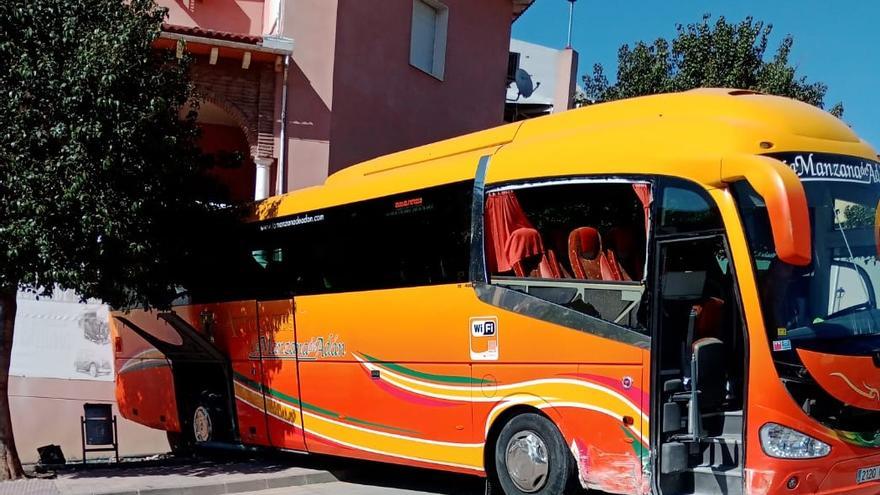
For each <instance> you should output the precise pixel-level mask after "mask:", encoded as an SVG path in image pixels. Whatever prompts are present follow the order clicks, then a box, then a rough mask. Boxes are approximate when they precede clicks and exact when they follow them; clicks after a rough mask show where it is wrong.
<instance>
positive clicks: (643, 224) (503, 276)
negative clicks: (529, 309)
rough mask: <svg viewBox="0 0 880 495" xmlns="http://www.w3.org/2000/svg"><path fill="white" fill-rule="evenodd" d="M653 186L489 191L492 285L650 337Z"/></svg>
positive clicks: (630, 184)
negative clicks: (647, 280)
mask: <svg viewBox="0 0 880 495" xmlns="http://www.w3.org/2000/svg"><path fill="white" fill-rule="evenodd" d="M650 204H651V187H650V184H648V183H640V182H621V181H614V182H612V181H601V182H600V181H597V182H556V183H548V184H541V185H536V186H531V187H522V188H508V189H504V188H501V189H499V190H496V191H490V192H489V193H488V195H487V198H486V209H485V232H486V266H487V270H488V273H489V274H490V282H491V283H492V284H494V285H497V286H502V287H506V288H509V289H513V290H517V291H520V292H524V293H527V294H529V295H531V296H534V297H538V298H540V299H543V300H545V301H548V302H550V303H553V304H558V305H561V306H565V307H567V308H569V309H573V310H575V311H578V312H580V313H583V314H586V315H589V316H593V317H596V318H600V319H603V320H605V321H608V322H611V323H615V324H617V325H621V326H625V327H629V328H635V329H643V328H644V327H645V325H644V314H642V313H643V311H641V312H640V311H639V309H640V307H641V306H642V299H643V295H644V293H645V289H644V283H643V280H644V272H645V265H646V263H645V261H646V253H647V237H648V229H647V225H648V222H647V221H648V216H649V213H648V212H649V209H650Z"/></svg>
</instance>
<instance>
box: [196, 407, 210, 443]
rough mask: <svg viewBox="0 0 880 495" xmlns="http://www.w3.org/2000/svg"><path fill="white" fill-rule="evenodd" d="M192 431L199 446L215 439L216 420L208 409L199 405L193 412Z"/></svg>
mask: <svg viewBox="0 0 880 495" xmlns="http://www.w3.org/2000/svg"><path fill="white" fill-rule="evenodd" d="M192 429H193V439H194V440H195V441H196V443H197V444H198V443H205V442H210V441H211V440H213V439H214V420H213V419H212V418H211V410H210V409H209V408H208V407H206V406H204V405H199V406H197V407H196V408H195V409H194V410H193V418H192Z"/></svg>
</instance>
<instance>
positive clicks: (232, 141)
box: [158, 0, 532, 199]
mask: <svg viewBox="0 0 880 495" xmlns="http://www.w3.org/2000/svg"><path fill="white" fill-rule="evenodd" d="M531 1H532V0H481V1H479V2H474V1H472V0H443V1H442V2H441V1H439V0H385V1H383V2H381V8H379V4H377V3H376V2H364V1H359V0H283V1H282V0H266V1H254V0H187V1H182V0H159V4H160V5H162V6H165V7H167V8H168V9H169V17H168V22H167V24H166V26H165V28H164V31H163V33H162V39H161V41H160V42H159V43H158V46H159V47H160V48H168V49H175V50H180V53H182V52H183V51H187V52H189V53H191V54H193V55H194V56H195V64H194V67H193V74H194V79H195V81H196V83H197V86H198V88H199V90H200V91H201V92H202V94H203V95H204V100H203V102H202V106H201V115H202V117H201V120H202V124H203V127H204V142H203V146H204V147H205V148H206V149H207V150H209V151H241V152H246V154H247V156H248V157H249V160H248V161H247V163H246V166H245V167H244V168H243V169H241V170H237V171H234V172H231V173H227V176H226V177H224V178H225V179H228V180H227V182H228V183H230V184H231V186H232V189H233V193H234V195H235V198H236V199H247V198H246V197H245V196H246V195H247V194H246V193H247V192H249V191H253V192H254V194H253V195H250V196H251V197H253V196H256V197H263V196H266V195H267V194H271V193H280V192H285V191H289V190H293V189H298V188H302V187H307V186H311V185H316V184H320V183H322V182H323V181H324V179H325V178H326V177H327V176H328V175H329V174H331V173H333V172H335V171H337V170H340V169H342V168H344V167H346V166H348V165H351V164H354V163H357V162H360V161H363V160H367V159H370V158H373V157H376V156H379V155H383V154H386V153H390V152H394V151H398V150H401V149H406V148H410V147H413V146H417V145H421V144H425V143H428V142H432V141H436V140H439V139H444V138H448V137H452V136H455V135H459V134H463V133H467V132H471V131H476V130H479V129H484V128H486V127H492V126H495V125H498V124H499V123H501V122H502V117H503V111H504V102H503V100H502V99H501V94H502V93H501V88H503V87H504V84H505V80H504V78H505V74H506V64H507V52H508V46H509V43H510V25H511V21H512V20H514V19H516V17H517V16H518V15H519V14H521V13H522V11H523V10H524V9H525V8H527V7H528V6H529V4H530V3H531Z"/></svg>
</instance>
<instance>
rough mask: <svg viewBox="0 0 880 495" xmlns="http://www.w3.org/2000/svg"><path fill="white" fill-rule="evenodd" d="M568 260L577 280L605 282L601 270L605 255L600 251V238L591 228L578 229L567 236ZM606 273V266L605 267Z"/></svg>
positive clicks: (597, 232) (596, 231)
mask: <svg viewBox="0 0 880 495" xmlns="http://www.w3.org/2000/svg"><path fill="white" fill-rule="evenodd" d="M568 260H569V262H571V269H572V270H573V271H574V275H575V277H577V278H580V279H584V280H605V278H604V277H603V276H602V275H603V273H602V272H603V270H602V264H603V260H605V261H604V262H605V263H606V265H607V263H608V261H607V260H606V259H605V253H604V252H603V251H602V236H600V235H599V231H598V230H596V229H594V228H593V227H579V228H576V229H574V230H572V231H571V234H569V235H568ZM606 271H607V266H606Z"/></svg>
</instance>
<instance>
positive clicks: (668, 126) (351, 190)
mask: <svg viewBox="0 0 880 495" xmlns="http://www.w3.org/2000/svg"><path fill="white" fill-rule="evenodd" d="M781 151H816V152H826V153H839V154H846V155H851V156H860V157H863V158H867V159H876V157H877V154H876V152H875V151H874V150H873V149H872V148H871V147H870V146H869V145H868V144H867V143H865V142H864V141H862V140H861V139H859V137H858V136H857V135H856V134H855V133H854V132H853V131H852V129H850V128H849V127H848V126H847V125H846V124H845V123H843V122H842V121H840V120H839V119H837V118H835V117H833V116H832V115H830V114H829V113H827V112H824V111H823V110H821V109H819V108H816V107H814V106H812V105H808V104H806V103H802V102H799V101H796V100H792V99H789V98H783V97H778V96H770V95H764V94H760V93H755V92H752V91H744V90H735V89H696V90H691V91H686V92H682V93H669V94H662V95H653V96H645V97H640V98H632V99H627V100H619V101H615V102H610V103H603V104H598V105H590V106H587V107H583V108H579V109H576V110H570V111H567V112H562V113H558V114H553V115H548V116H545V117H540V118H536V119H531V120H526V121H522V122H517V123H514V124H508V125H503V126H500V127H496V128H492V129H488V130H485V131H480V132H476V133H473V134H467V135H464V136H460V137H456V138H452V139H448V140H445V141H439V142H436V143H432V144H428V145H425V146H420V147H417V148H412V149H409V150H405V151H401V152H398V153H393V154H390V155H386V156H382V157H378V158H375V159H372V160H369V161H366V162H363V163H360V164H357V165H353V166H351V167H348V168H346V169H343V170H341V171H339V172H336V173H335V174H333V175H331V176H330V177H328V178H327V180H326V181H325V183H324V184H323V185H320V186H314V187H309V188H305V189H301V190H297V191H293V192H290V193H287V194H285V195H282V196H275V197H271V198H268V199H266V200H263V201H261V202H259V203H257V204H256V212H255V213H256V217H257V218H260V219H266V218H272V217H276V216H284V215H290V214H296V213H301V212H306V211H314V210H318V209H321V208H326V207H329V206H335V205H339V204H345V203H351V202H355V201H361V200H365V199H370V198H375V197H381V196H386V195H389V194H394V193H400V192H405V191H408V190H414V189H420V188H424V187H430V186H432V185H440V184H447V183H451V182H457V181H464V180H469V179H473V177H474V174H475V172H476V167H477V163H478V161H479V158H480V157H482V156H485V155H492V160H491V164H490V166H489V173H488V175H487V183H489V184H491V183H493V182H503V181H510V180H525V179H533V178H540V177H553V176H566V175H591V174H609V175H614V174H657V175H668V176H676V177H681V178H684V179H688V180H692V181H694V182H698V183H701V184H704V185H706V186H709V185H711V184H714V183H717V181H718V178H719V177H718V176H719V173H720V160H721V158H722V157H724V156H728V155H731V154H755V155H756V154H763V153H768V152H781ZM716 164H717V165H718V166H717V167H716V166H713V165H716Z"/></svg>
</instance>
